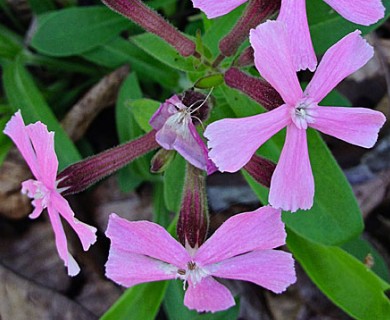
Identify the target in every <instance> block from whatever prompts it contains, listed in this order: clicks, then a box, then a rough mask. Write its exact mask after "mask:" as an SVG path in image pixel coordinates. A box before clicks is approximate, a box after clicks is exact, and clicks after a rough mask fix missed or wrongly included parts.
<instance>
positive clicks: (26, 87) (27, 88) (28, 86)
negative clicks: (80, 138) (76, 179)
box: [3, 60, 81, 170]
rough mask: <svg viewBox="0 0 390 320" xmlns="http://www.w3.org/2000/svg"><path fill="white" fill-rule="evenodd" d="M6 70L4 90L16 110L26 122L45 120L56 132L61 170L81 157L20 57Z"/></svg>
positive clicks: (56, 147) (50, 128) (7, 65)
mask: <svg viewBox="0 0 390 320" xmlns="http://www.w3.org/2000/svg"><path fill="white" fill-rule="evenodd" d="M3 71H4V73H3V83H4V89H5V93H6V95H7V98H8V101H9V104H10V106H11V107H12V108H13V111H14V112H15V111H17V110H18V109H20V110H21V111H22V115H23V119H24V121H25V123H26V124H28V123H31V122H36V121H42V122H43V123H45V124H46V125H47V127H48V129H49V130H50V131H54V132H55V149H56V153H57V156H58V161H59V170H62V169H63V168H65V167H66V166H68V165H70V164H72V163H74V162H76V161H78V160H80V158H81V157H80V154H79V153H78V151H77V149H76V147H75V145H74V144H73V142H72V141H71V140H70V139H69V137H68V136H67V134H66V133H65V131H64V129H63V128H62V127H61V125H60V123H59V122H58V120H57V119H56V117H55V116H54V114H53V112H52V110H51V109H50V107H49V106H48V105H47V103H46V101H45V100H44V99H43V97H42V95H41V93H40V92H39V90H38V88H37V86H36V85H35V83H34V81H33V79H32V77H31V75H30V74H29V73H28V72H27V70H26V69H25V68H24V67H23V65H22V64H21V63H20V62H19V61H18V60H16V61H14V62H9V63H7V64H6V65H5V67H4V69H3Z"/></svg>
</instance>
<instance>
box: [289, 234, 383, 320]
mask: <svg viewBox="0 0 390 320" xmlns="http://www.w3.org/2000/svg"><path fill="white" fill-rule="evenodd" d="M287 241H288V247H289V249H290V250H291V252H292V253H293V254H294V257H295V258H296V259H297V260H298V261H299V262H300V264H301V265H302V267H303V268H304V269H305V271H306V273H307V274H308V275H309V277H310V278H311V279H312V280H313V282H314V283H315V284H316V285H317V286H318V287H319V288H320V289H321V291H322V292H323V293H325V294H326V295H327V296H328V298H329V299H330V300H332V301H333V302H334V303H335V304H336V305H337V306H339V307H340V308H342V309H343V310H344V311H345V312H347V313H348V314H349V315H350V316H352V317H353V318H354V319H361V320H372V319H375V320H386V319H388V318H389V314H390V301H389V299H388V298H387V297H386V295H385V294H384V291H385V290H388V289H389V288H390V285H389V284H388V283H385V282H384V281H383V280H381V279H380V278H379V277H378V276H376V275H375V274H374V273H373V272H372V271H371V270H369V269H368V268H367V267H366V266H365V265H364V264H362V263H361V262H359V261H358V260H357V259H356V258H354V257H352V256H351V255H349V254H348V253H346V252H345V251H343V250H342V249H340V248H338V247H332V246H324V245H320V244H315V243H314V242H310V241H308V240H305V239H303V238H301V237H299V236H298V235H297V234H296V233H294V232H292V231H291V230H288V238H287Z"/></svg>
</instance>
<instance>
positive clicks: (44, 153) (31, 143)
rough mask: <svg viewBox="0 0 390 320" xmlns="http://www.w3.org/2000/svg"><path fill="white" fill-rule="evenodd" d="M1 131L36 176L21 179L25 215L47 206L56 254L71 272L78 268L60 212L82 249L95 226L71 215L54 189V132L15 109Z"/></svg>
mask: <svg viewBox="0 0 390 320" xmlns="http://www.w3.org/2000/svg"><path fill="white" fill-rule="evenodd" d="M4 133H5V134H6V135H8V136H9V137H10V138H11V139H12V141H13V142H14V143H15V144H16V146H17V147H18V149H19V151H20V153H21V154H22V156H23V157H24V159H25V160H26V162H27V164H28V166H29V167H30V169H31V171H32V173H33V175H34V176H35V178H36V179H37V180H33V179H29V180H27V181H24V182H23V183H22V193H25V194H27V196H28V197H30V198H31V199H33V201H32V204H33V206H34V207H35V209H34V211H33V212H32V213H31V214H30V216H29V217H30V218H31V219H36V218H38V217H39V216H40V214H41V213H42V211H43V210H44V209H46V208H47V211H48V214H49V218H50V221H51V224H52V226H53V230H54V234H55V241H56V245H57V251H58V254H59V255H60V257H61V259H62V260H63V261H64V263H65V266H66V267H67V268H68V274H69V275H70V276H75V275H76V274H78V273H79V271H80V268H79V266H78V264H77V262H76V261H75V260H74V258H73V257H72V256H71V254H70V253H69V251H68V246H67V243H66V236H65V232H64V229H63V227H62V223H61V219H60V215H61V216H62V217H63V218H64V219H65V220H66V221H67V222H68V223H69V224H70V226H71V227H72V228H73V229H74V230H75V231H76V233H77V235H78V236H79V238H80V241H81V243H82V245H83V249H84V250H85V251H86V250H88V248H89V247H90V245H91V244H93V243H94V242H95V241H96V235H95V232H96V229H95V228H94V227H91V226H89V225H87V224H85V223H82V222H80V221H79V220H77V219H76V218H75V217H74V213H73V211H72V209H71V208H70V206H69V203H68V201H66V200H65V198H64V197H62V196H61V194H60V193H61V190H59V189H57V184H58V181H56V176H57V168H58V160H57V156H56V154H55V151H54V132H48V131H47V128H46V126H45V125H44V124H42V123H41V122H36V123H34V124H30V125H28V126H26V125H25V124H24V122H23V119H22V116H21V113H20V111H18V112H16V113H15V115H14V116H12V118H11V120H10V121H9V122H8V123H7V125H6V127H5V129H4Z"/></svg>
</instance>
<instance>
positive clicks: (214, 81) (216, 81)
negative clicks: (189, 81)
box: [194, 73, 224, 89]
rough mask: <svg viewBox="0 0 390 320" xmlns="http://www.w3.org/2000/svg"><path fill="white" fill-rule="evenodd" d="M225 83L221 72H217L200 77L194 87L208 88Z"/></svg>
mask: <svg viewBox="0 0 390 320" xmlns="http://www.w3.org/2000/svg"><path fill="white" fill-rule="evenodd" d="M223 83H224V78H223V75H222V74H220V73H217V74H212V75H209V76H205V77H203V78H200V79H199V80H198V81H197V82H196V83H195V84H194V87H195V88H199V89H208V88H213V87H217V86H219V85H221V84H223Z"/></svg>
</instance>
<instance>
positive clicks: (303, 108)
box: [291, 98, 316, 129]
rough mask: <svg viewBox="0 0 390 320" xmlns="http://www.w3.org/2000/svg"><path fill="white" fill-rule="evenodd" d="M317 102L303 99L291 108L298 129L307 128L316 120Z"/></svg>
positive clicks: (292, 117)
mask: <svg viewBox="0 0 390 320" xmlns="http://www.w3.org/2000/svg"><path fill="white" fill-rule="evenodd" d="M315 107H316V104H315V103H314V102H313V101H311V100H310V99H307V98H305V99H302V100H301V101H299V102H298V103H297V104H296V105H295V106H294V107H293V108H292V110H291V119H292V121H293V122H294V124H295V125H296V126H297V128H298V129H307V127H308V124H310V123H313V122H314V121H315V119H314V116H315V115H316V112H315V110H314V108H315Z"/></svg>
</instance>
